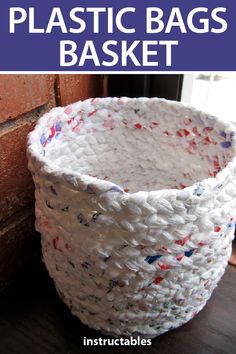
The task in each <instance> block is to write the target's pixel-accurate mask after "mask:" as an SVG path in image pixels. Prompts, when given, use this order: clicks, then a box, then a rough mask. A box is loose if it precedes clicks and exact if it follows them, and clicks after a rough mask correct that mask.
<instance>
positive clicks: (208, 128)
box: [203, 127, 213, 133]
mask: <svg viewBox="0 0 236 354" xmlns="http://www.w3.org/2000/svg"><path fill="white" fill-rule="evenodd" d="M212 130H213V128H212V127H205V128H204V129H203V132H204V133H209V132H212Z"/></svg>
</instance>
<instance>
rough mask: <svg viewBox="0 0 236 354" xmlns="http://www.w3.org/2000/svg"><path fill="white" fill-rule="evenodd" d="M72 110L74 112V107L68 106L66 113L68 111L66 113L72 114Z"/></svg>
mask: <svg viewBox="0 0 236 354" xmlns="http://www.w3.org/2000/svg"><path fill="white" fill-rule="evenodd" d="M71 112H72V107H71V106H67V107H66V108H65V113H66V114H71Z"/></svg>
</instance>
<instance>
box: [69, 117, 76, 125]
mask: <svg viewBox="0 0 236 354" xmlns="http://www.w3.org/2000/svg"><path fill="white" fill-rule="evenodd" d="M74 120H75V117H72V118H71V119H69V120H68V121H67V124H71V123H72V122H73V121H74Z"/></svg>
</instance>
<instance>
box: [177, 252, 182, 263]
mask: <svg viewBox="0 0 236 354" xmlns="http://www.w3.org/2000/svg"><path fill="white" fill-rule="evenodd" d="M183 258H184V254H179V255H178V256H177V257H176V259H177V261H179V262H180V261H181V259H183Z"/></svg>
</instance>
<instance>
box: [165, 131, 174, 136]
mask: <svg viewBox="0 0 236 354" xmlns="http://www.w3.org/2000/svg"><path fill="white" fill-rule="evenodd" d="M164 134H165V135H166V136H172V135H173V134H172V133H170V132H168V131H167V130H166V131H165V132H164Z"/></svg>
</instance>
